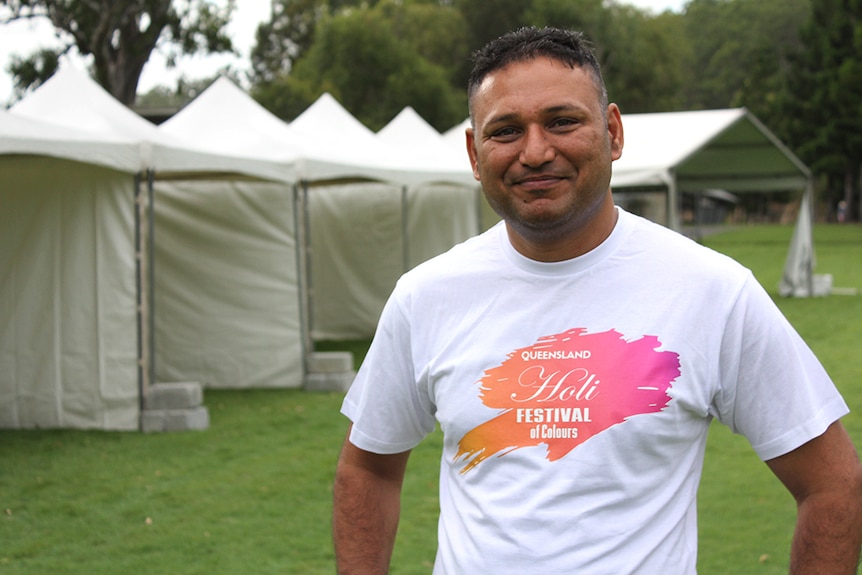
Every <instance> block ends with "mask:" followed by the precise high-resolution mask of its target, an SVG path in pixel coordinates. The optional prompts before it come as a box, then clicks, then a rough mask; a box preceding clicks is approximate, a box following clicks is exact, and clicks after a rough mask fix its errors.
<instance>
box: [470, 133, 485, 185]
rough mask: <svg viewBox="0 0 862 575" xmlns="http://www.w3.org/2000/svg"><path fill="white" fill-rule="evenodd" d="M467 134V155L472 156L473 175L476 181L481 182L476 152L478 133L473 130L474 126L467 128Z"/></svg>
mask: <svg viewBox="0 0 862 575" xmlns="http://www.w3.org/2000/svg"><path fill="white" fill-rule="evenodd" d="M466 136H467V155H468V156H469V157H470V166H471V167H472V168H473V177H474V178H476V181H479V182H481V181H482V178H481V177H480V176H479V158H478V154H477V153H476V135H475V133H474V132H473V128H467V131H466Z"/></svg>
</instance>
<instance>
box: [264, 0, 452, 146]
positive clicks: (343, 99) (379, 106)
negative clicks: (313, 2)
mask: <svg viewBox="0 0 862 575" xmlns="http://www.w3.org/2000/svg"><path fill="white" fill-rule="evenodd" d="M410 9H411V6H410V3H405V5H404V6H401V7H398V6H397V3H396V2H392V3H388V2H381V3H379V4H378V5H377V6H376V7H375V8H370V7H365V8H354V9H350V10H345V11H342V12H341V13H339V14H336V15H331V16H327V17H325V18H323V19H322V20H321V21H320V22H318V23H317V25H316V29H315V32H314V42H313V43H312V45H311V46H310V47H309V48H308V49H307V50H306V52H305V53H304V54H303V56H302V57H301V58H299V59H298V60H297V61H296V62H295V63H294V65H293V67H292V70H291V72H290V74H284V73H282V74H280V75H278V76H276V77H275V78H274V79H273V80H272V81H269V82H264V83H260V84H257V85H255V86H254V88H253V90H252V93H253V96H254V98H255V99H256V100H257V101H258V102H260V103H261V104H262V105H263V106H264V107H266V108H267V109H269V110H270V111H271V112H273V113H274V114H276V115H277V116H279V117H282V118H285V119H292V118H294V117H296V115H298V114H299V113H300V112H301V111H302V110H304V109H305V108H306V107H307V106H308V105H310V104H311V103H312V102H313V101H314V100H315V99H316V98H317V97H319V96H320V94H322V93H324V92H329V93H331V94H332V95H333V96H334V97H335V98H336V99H337V100H338V101H339V102H340V103H341V104H342V105H344V107H345V108H347V109H348V110H349V111H350V112H351V113H352V114H353V115H354V116H356V117H357V118H358V119H359V120H360V121H362V122H363V123H364V124H366V125H367V126H368V127H370V128H372V129H375V130H376V129H379V128H381V127H383V126H384V125H385V124H386V123H387V122H388V121H389V120H391V119H392V118H393V117H394V116H395V115H396V114H397V113H398V112H399V111H401V109H402V108H404V107H405V106H408V105H409V106H412V107H413V108H414V109H415V110H416V111H417V112H418V113H419V114H420V115H421V116H422V117H423V118H425V120H426V121H428V122H429V123H430V124H432V125H433V126H434V127H436V128H437V129H438V130H442V129H446V128H450V127H452V126H453V125H455V124H456V123H458V122H460V121H461V120H463V119H464V117H465V116H466V114H467V107H466V95H465V90H464V89H463V88H453V87H452V85H451V83H450V73H451V68H450V69H448V70H447V69H446V68H445V67H443V66H440V65H438V64H436V63H434V62H432V61H430V60H429V59H428V58H425V57H423V56H422V55H421V54H420V50H421V49H425V50H426V53H437V52H436V50H437V49H438V48H439V49H440V51H441V52H445V50H443V48H442V47H439V46H437V45H436V44H435V43H434V42H429V41H427V39H428V38H434V37H435V35H442V36H443V37H445V38H452V37H453V36H452V35H451V34H450V33H448V32H447V31H446V29H445V28H437V27H435V28H434V30H432V31H428V32H427V34H423V35H413V34H412V33H411V32H410V30H413V29H414V28H413V27H414V26H415V25H417V24H418V22H419V21H418V20H417V19H415V18H413V16H410V15H409V14H405V12H403V11H402V10H407V11H408V12H409V10H410ZM441 9H442V8H441ZM434 22H437V23H438V24H440V25H441V26H445V25H448V24H449V23H451V22H453V20H451V19H448V18H441V19H439V20H438V19H435V18H431V19H429V20H427V21H426V22H425V26H426V27H430V26H431V25H432V24H433V23H434ZM441 58H442V59H444V60H445V59H446V58H447V57H446V56H441Z"/></svg>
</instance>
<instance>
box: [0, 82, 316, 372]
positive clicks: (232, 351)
mask: <svg viewBox="0 0 862 575" xmlns="http://www.w3.org/2000/svg"><path fill="white" fill-rule="evenodd" d="M11 112H12V114H14V115H16V116H18V117H21V118H27V117H30V118H35V117H40V118H45V119H49V120H50V121H51V123H52V124H57V125H62V126H65V127H73V126H74V127H77V128H78V129H80V130H82V131H86V132H87V133H90V134H100V135H102V136H105V137H114V138H125V139H126V140H131V141H133V142H134V144H135V150H136V152H137V157H138V166H137V170H139V171H141V172H142V173H145V174H146V175H147V176H148V178H147V180H148V181H145V182H144V185H145V186H146V185H147V184H148V185H149V186H150V187H151V190H152V192H151V199H152V197H153V194H154V197H155V198H156V201H155V214H154V216H153V215H152V213H151V217H152V218H153V219H152V220H151V222H150V224H149V226H147V225H141V226H139V227H138V228H137V229H138V231H140V232H142V233H143V234H145V235H146V234H147V233H148V231H149V233H151V236H150V237H151V239H152V240H154V243H153V244H151V245H150V251H151V255H152V253H154V255H155V257H154V258H146V257H145V258H142V259H143V260H144V261H147V263H150V264H151V263H152V262H153V261H154V262H155V266H154V269H153V267H150V270H149V272H150V273H149V274H145V275H144V278H145V279H144V280H142V281H141V282H140V285H139V286H138V289H139V291H142V292H145V293H146V292H148V295H149V297H147V298H144V302H145V309H148V310H150V312H149V314H148V315H149V317H148V320H149V321H146V320H145V321H143V322H142V324H143V325H144V326H149V327H152V328H153V329H152V331H151V332H150V334H149V335H142V336H139V340H140V341H139V343H140V344H141V345H142V346H143V347H144V349H145V350H147V352H148V351H149V350H148V349H147V348H153V350H154V352H153V353H146V352H145V353H144V355H146V356H147V359H148V361H146V362H145V364H147V365H148V366H149V368H150V370H154V372H155V375H154V377H151V378H150V377H148V376H149V374H146V375H145V376H144V378H146V379H147V381H198V382H201V383H202V384H204V385H206V386H210V387H252V386H254V387H265V386H278V387H289V386H294V387H298V386H300V385H301V384H302V379H303V377H302V376H303V357H302V345H301V336H300V332H301V330H300V327H299V326H300V310H299V308H300V301H299V296H298V289H297V285H298V272H297V270H296V266H295V263H296V255H295V254H296V232H295V225H294V224H295V222H294V219H293V217H292V214H293V206H292V201H291V192H292V190H293V187H292V184H291V182H292V181H293V180H295V166H294V165H293V164H291V163H290V162H287V161H285V162H280V163H275V162H270V161H266V160H257V159H254V158H242V157H238V156H235V155H228V154H217V153H213V152H211V151H206V150H202V149H200V148H199V147H196V146H195V145H193V144H190V143H187V142H184V141H182V140H179V139H177V138H174V137H172V136H169V135H167V134H164V133H161V132H159V131H158V130H157V129H156V128H155V126H153V125H152V124H150V123H148V122H147V121H145V120H143V119H142V118H140V117H138V116H137V115H135V114H134V113H133V112H131V111H130V110H128V109H127V108H125V107H124V106H122V105H121V104H119V102H117V101H116V100H114V99H113V98H112V97H111V96H109V95H108V94H107V93H106V92H104V90H102V89H101V87H99V86H98V85H97V84H95V82H93V81H92V80H91V79H90V78H89V77H87V76H86V75H85V74H83V73H81V72H78V71H76V70H69V69H67V70H63V71H61V72H58V73H57V74H55V76H54V77H53V78H52V79H51V80H49V81H48V82H47V83H45V84H44V85H43V86H42V87H41V88H40V89H38V90H37V91H35V92H34V93H33V94H31V95H30V96H28V97H27V98H25V99H24V100H22V101H21V102H19V103H18V104H17V105H16V106H14V107H13V109H12V111H11ZM128 201H129V207H128V213H125V212H124V214H123V215H124V217H125V219H124V220H123V226H125V227H127V229H128V233H129V234H134V231H135V229H136V227H135V224H134V223H133V221H132V219H133V217H134V214H135V209H134V206H133V205H132V202H133V198H132V196H131V195H130V196H129V199H128ZM141 203H142V204H146V200H143V201H142V202H141ZM283 213H287V214H289V215H290V216H291V217H288V218H281V217H280V215H281V214H283ZM148 227H149V230H148V229H147V228H148ZM153 231H154V233H153ZM101 241H105V242H107V241H109V240H108V238H101ZM144 246H146V242H144ZM144 251H146V250H144ZM285 254H288V255H287V256H286V255H285ZM129 257H134V250H130V251H129ZM58 265H59V264H58ZM261 270H266V271H265V272H263V271H261ZM153 271H154V272H155V273H152V272H153ZM147 277H149V281H147V279H146V278H147ZM147 304H149V305H147ZM131 309H133V310H134V309H135V308H134V307H132V308H131ZM89 375H90V374H84V375H83V377H88V376H89ZM142 387H145V386H144V385H142Z"/></svg>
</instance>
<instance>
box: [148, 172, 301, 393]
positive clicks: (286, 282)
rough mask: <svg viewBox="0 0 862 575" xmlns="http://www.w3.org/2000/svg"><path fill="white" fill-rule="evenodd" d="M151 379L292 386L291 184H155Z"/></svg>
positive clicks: (296, 346)
mask: <svg viewBox="0 0 862 575" xmlns="http://www.w3.org/2000/svg"><path fill="white" fill-rule="evenodd" d="M154 211H155V266H154V268H155V269H154V275H155V290H154V293H155V310H154V314H155V341H156V349H155V369H156V381H162V382H166V381H197V382H200V383H201V384H203V385H204V386H205V387H209V388H251V387H258V388H272V387H300V386H301V385H302V378H303V375H302V374H303V359H302V358H303V349H302V337H301V328H300V325H301V317H300V308H299V302H300V298H299V294H298V286H299V281H298V273H297V257H298V254H297V243H296V219H295V213H294V211H295V196H294V190H293V187H292V186H287V185H285V184H276V183H261V182H236V181H198V182H191V181H184V182H158V181H157V182H156V183H155V209H154Z"/></svg>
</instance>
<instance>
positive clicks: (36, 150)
mask: <svg viewBox="0 0 862 575" xmlns="http://www.w3.org/2000/svg"><path fill="white" fill-rule="evenodd" d="M0 154H3V155H11V154H17V155H35V156H49V157H53V158H63V159H66V160H73V161H77V162H83V163H87V164H94V165H99V166H103V167H106V168H112V169H114V170H118V171H121V172H127V173H134V172H136V171H137V170H138V166H139V159H138V150H137V146H136V145H135V143H134V142H133V141H132V140H130V139H128V138H121V137H118V136H98V135H94V134H89V133H86V132H83V131H79V130H74V129H71V128H64V127H62V126H56V125H53V124H48V123H46V122H42V121H39V120H35V119H31V118H26V117H19V116H16V115H14V114H10V113H9V112H6V111H5V110H0Z"/></svg>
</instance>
